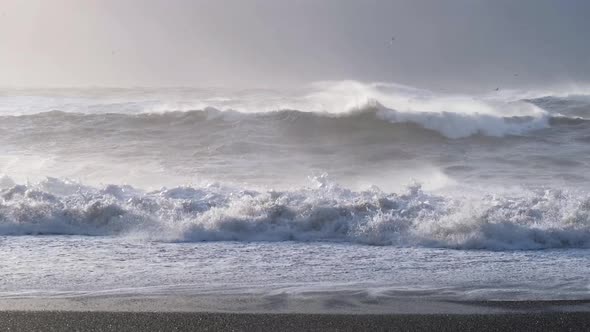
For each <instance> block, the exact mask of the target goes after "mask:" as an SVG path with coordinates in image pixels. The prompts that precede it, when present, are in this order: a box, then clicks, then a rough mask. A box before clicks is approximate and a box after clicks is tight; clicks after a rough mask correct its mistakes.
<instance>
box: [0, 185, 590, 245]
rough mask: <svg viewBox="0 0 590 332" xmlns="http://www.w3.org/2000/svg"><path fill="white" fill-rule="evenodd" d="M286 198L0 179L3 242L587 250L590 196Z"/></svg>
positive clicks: (345, 193)
mask: <svg viewBox="0 0 590 332" xmlns="http://www.w3.org/2000/svg"><path fill="white" fill-rule="evenodd" d="M312 181H313V182H312V186H310V187H304V188H300V189H296V190H290V191H256V190H246V189H243V188H232V187H225V186H222V185H219V184H215V185H210V186H205V187H176V188H170V189H161V190H157V191H153V192H143V191H141V190H138V189H135V188H133V187H130V186H123V185H108V186H105V187H103V188H95V187H89V186H84V185H81V184H78V183H74V182H69V181H64V180H59V179H53V178H49V179H47V180H45V181H42V182H40V183H37V184H28V185H19V184H15V183H14V182H13V181H12V180H11V179H10V178H6V177H4V178H2V179H1V180H0V187H1V188H3V189H1V191H0V234H1V235H4V236H12V235H41V234H60V235H62V234H63V235H66V234H67V235H90V236H138V237H145V238H147V239H150V240H157V241H191V242H192V241H303V242H307V241H330V242H332V241H333V242H345V243H358V244H367V245H380V246H383V245H392V246H402V247H403V246H410V247H421V246H422V247H440V248H456V249H492V250H508V249H544V248H588V247H590V196H588V195H585V194H580V193H572V192H567V191H560V190H540V191H522V192H520V193H519V194H518V195H508V194H502V195H501V194H485V195H481V196H480V197H474V195H470V196H467V197H459V196H452V195H449V196H445V195H440V194H433V193H428V192H425V191H423V190H422V189H421V187H420V186H419V185H412V186H409V187H408V188H407V189H406V191H405V192H401V193H386V192H382V191H381V190H379V189H378V188H377V187H372V188H370V189H369V190H366V191H352V190H349V189H346V188H343V187H341V186H338V185H336V184H333V183H330V182H329V181H328V180H327V178H326V177H325V176H321V177H317V178H314V179H312Z"/></svg>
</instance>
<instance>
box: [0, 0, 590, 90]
mask: <svg viewBox="0 0 590 332" xmlns="http://www.w3.org/2000/svg"><path fill="white" fill-rule="evenodd" d="M0 4H1V8H0V85H1V86H93V85H94V86H96V85H100V86H197V87H203V86H249V87H272V86H282V85H291V84H301V83H305V82H310V81H317V80H341V79H355V80H362V81H393V82H399V83H404V84H409V85H414V86H419V87H427V88H437V89H445V88H448V89H469V88H473V87H480V88H484V89H487V88H491V87H494V86H498V85H500V86H511V87H515V86H520V85H542V84H545V83H558V82H588V81H590V42H589V39H588V34H589V33H590V1H586V0H517V1H516V0H493V1H492V0H490V1H483V0H445V1H441V0H418V1H417V0H404V1H401V0H400V1H397V0H389V1H386V0H383V1H377V0H355V1H353V0H211V1H204V0H36V1H35V0H0ZM392 37H395V41H393V42H391V38H392ZM515 74H518V76H516V75H515Z"/></svg>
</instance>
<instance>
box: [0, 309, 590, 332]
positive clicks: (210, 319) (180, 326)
mask: <svg viewBox="0 0 590 332" xmlns="http://www.w3.org/2000/svg"><path fill="white" fill-rule="evenodd" d="M588 328H590V314H588V313H585V312H570V313H566V312H560V313H528V314H492V315H344V314H343V315H325V314H319V315H310V314H233V313H178V312H176V313H175V312H166V313H163V312H159V313H157V312H152V313H149V312H68V311H58V312H53V311H15V312H12V311H4V312H0V329H1V330H2V331H474V330H477V331H587V330H588Z"/></svg>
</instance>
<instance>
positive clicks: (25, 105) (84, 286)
mask: <svg viewBox="0 0 590 332" xmlns="http://www.w3.org/2000/svg"><path fill="white" fill-rule="evenodd" d="M589 169H590V90H588V91H586V92H585V91H584V90H583V89H573V88H572V89H563V91H549V90H548V91H541V90H537V91H532V90H531V91H517V90H506V91H504V90H499V91H492V92H489V93H481V94H472V95H468V94H452V93H446V92H442V91H428V90H423V89H418V88H413V87H408V86H403V85H399V84H391V83H361V82H355V81H341V82H318V83H314V84H310V85H307V86H304V87H300V88H291V89H249V90H238V89H222V88H208V89H204V88H202V89H196V88H194V89H188V88H166V89H156V88H136V89H106V88H85V89H3V90H0V174H1V177H0V253H1V254H2V258H1V259H0V267H1V268H0V298H63V297H66V298H72V297H74V298H78V297H88V296H109V295H111V296H112V295H117V296H119V295H126V296H135V297H148V298H149V297H153V296H162V295H170V294H182V295H187V296H188V295H194V296H200V295H207V296H247V295H252V296H257V297H262V298H267V299H276V298H277V297H281V298H313V297H322V296H323V297H324V298H327V297H329V301H328V300H326V301H325V303H324V304H325V305H326V306H331V307H333V308H339V306H342V305H343V302H342V301H344V300H342V299H343V298H346V299H348V300H347V301H349V300H350V299H351V298H354V299H356V300H355V301H357V302H355V303H356V304H355V305H356V306H360V307H362V306H370V305H373V304H371V303H373V302H371V301H373V300H379V299H389V298H395V299H426V300H428V299H437V300H457V301H485V300H579V299H588V296H589V295H590V277H589V276H588V271H590V255H589V254H590V191H589V188H590V187H589V185H590V173H589V172H588V171H589ZM330 294H344V295H345V296H344V297H338V298H339V299H341V300H342V301H336V300H335V299H334V297H331V295H330ZM269 301H270V300H269ZM353 302H354V301H353ZM269 303H275V302H272V301H271V302H269ZM346 303H349V302H346ZM349 304H350V303H349ZM239 305H240V306H243V307H239V309H240V310H246V309H247V305H246V304H243V303H242V304H239ZM236 306H238V304H235V303H234V304H233V307H232V308H236ZM349 307H350V306H349ZM204 309H215V308H212V307H207V306H206V305H205V307H204ZM218 309H219V308H218Z"/></svg>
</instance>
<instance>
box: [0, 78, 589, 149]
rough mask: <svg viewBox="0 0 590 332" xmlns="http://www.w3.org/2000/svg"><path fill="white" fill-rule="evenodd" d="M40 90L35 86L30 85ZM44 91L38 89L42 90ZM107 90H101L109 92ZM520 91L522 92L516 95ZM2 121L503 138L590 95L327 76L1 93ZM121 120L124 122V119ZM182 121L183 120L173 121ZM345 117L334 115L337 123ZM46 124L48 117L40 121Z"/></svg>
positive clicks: (584, 115)
mask: <svg viewBox="0 0 590 332" xmlns="http://www.w3.org/2000/svg"><path fill="white" fill-rule="evenodd" d="M31 93H33V92H31ZM35 93H37V94H39V92H35ZM76 93H78V94H79V95H77V94H76ZM101 93H102V94H104V95H102V94H101ZM514 98H516V99H514ZM0 101H1V102H2V103H1V104H2V105H1V106H0V115H3V116H2V122H9V123H11V124H12V125H18V124H19V123H18V121H19V119H20V120H21V122H23V123H21V124H23V125H28V124H29V120H33V122H34V120H36V119H37V120H38V119H43V120H44V121H52V120H53V121H56V122H57V123H59V122H58V121H65V124H72V123H73V124H80V123H83V124H86V125H89V126H93V125H99V126H100V125H107V124H108V125H111V126H114V127H116V126H117V125H123V124H125V125H140V124H151V125H154V124H157V122H158V121H160V122H162V123H166V122H168V123H170V122H173V123H175V124H178V123H179V122H178V121H185V120H186V121H187V122H189V123H193V124H194V123H195V122H198V121H209V123H208V125H211V121H216V120H217V121H226V122H248V121H260V120H265V121H272V120H290V121H302V120H304V119H307V120H308V121H309V122H310V124H313V123H311V122H313V121H322V120H324V119H343V118H344V119H354V120H358V119H359V118H364V119H373V120H378V121H384V122H386V123H395V124H402V125H406V124H409V125H414V126H417V127H419V128H423V129H426V130H429V131H434V132H436V133H438V134H440V135H443V136H445V137H447V138H451V139H456V138H463V137H468V136H473V135H484V136H495V137H502V136H507V135H523V134H526V133H528V132H530V131H532V130H537V129H543V128H548V127H551V126H552V125H554V124H558V125H559V124H563V123H564V122H563V121H562V120H564V121H569V119H573V121H578V120H579V119H588V118H590V117H589V115H590V101H589V99H588V97H587V96H577V97H576V96H571V97H541V98H536V99H518V98H517V96H512V97H511V98H509V97H502V95H501V94H497V95H493V96H488V95H451V94H442V93H434V92H432V91H427V90H420V89H416V88H412V87H407V86H402V85H398V84H387V83H360V82H355V81H342V82H320V83H315V84H312V85H311V86H310V87H308V89H304V90H303V91H295V92H293V91H289V92H284V91H267V90H262V91H258V90H253V91H233V92H229V91H218V90H214V89H210V90H187V91H185V90H179V91H176V90H171V91H168V90H163V91H151V92H150V91H143V90H137V91H136V90H129V91H127V90H124V91H119V92H117V91H110V90H108V91H106V92H101V91H93V92H92V93H91V94H89V93H88V92H84V91H81V92H76V91H74V92H70V94H67V95H65V96H60V97H55V96H53V97H47V96H44V95H42V94H41V95H40V96H29V95H22V96H21V95H17V96H12V97H2V96H1V95H0ZM116 121H120V122H121V124H117V123H116ZM174 121H176V122H174ZM342 122H343V121H341V122H332V124H331V125H330V126H335V125H337V124H339V123H342ZM41 124H42V123H41Z"/></svg>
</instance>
